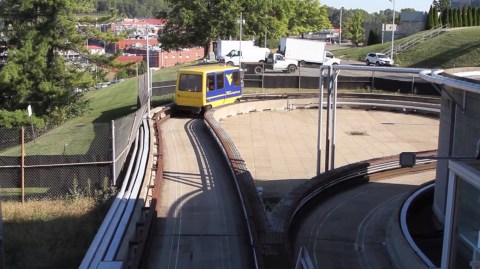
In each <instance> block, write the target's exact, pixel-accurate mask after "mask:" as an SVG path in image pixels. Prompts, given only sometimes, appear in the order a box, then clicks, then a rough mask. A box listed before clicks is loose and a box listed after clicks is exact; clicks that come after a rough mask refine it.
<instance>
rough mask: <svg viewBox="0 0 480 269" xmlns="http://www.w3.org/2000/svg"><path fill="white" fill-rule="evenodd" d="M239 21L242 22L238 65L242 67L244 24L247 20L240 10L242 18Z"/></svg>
mask: <svg viewBox="0 0 480 269" xmlns="http://www.w3.org/2000/svg"><path fill="white" fill-rule="evenodd" d="M237 22H238V23H239V24H240V42H239V47H240V48H239V55H238V67H240V68H242V55H243V53H242V32H243V29H242V26H243V24H244V23H245V20H244V19H243V13H242V12H240V20H237Z"/></svg>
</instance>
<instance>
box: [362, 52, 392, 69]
mask: <svg viewBox="0 0 480 269" xmlns="http://www.w3.org/2000/svg"><path fill="white" fill-rule="evenodd" d="M365 63H366V64H367V65H370V64H374V65H376V66H379V65H386V66H392V65H393V60H392V59H390V58H389V57H388V56H387V55H385V54H383V53H373V52H371V53H369V54H367V56H366V57H365Z"/></svg>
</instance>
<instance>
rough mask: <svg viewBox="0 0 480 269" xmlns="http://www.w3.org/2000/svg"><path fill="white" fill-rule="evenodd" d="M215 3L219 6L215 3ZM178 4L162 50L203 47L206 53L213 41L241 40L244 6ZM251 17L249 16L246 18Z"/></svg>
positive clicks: (188, 0)
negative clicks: (242, 7) (223, 39)
mask: <svg viewBox="0 0 480 269" xmlns="http://www.w3.org/2000/svg"><path fill="white" fill-rule="evenodd" d="M215 2H216V3H215ZM215 2H214V1H210V2H208V3H205V1H203V0H178V1H175V2H174V3H172V5H173V6H172V11H171V13H170V14H169V21H168V23H167V25H166V26H165V31H164V32H165V34H164V35H163V36H161V37H160V42H161V43H162V48H163V49H166V50H175V49H178V48H182V47H193V46H202V47H204V49H205V53H206V52H207V51H208V46H209V43H210V41H211V40H215V39H218V38H228V37H231V36H238V32H239V31H238V29H239V24H237V20H239V19H240V11H241V10H242V9H241V6H240V2H239V1H234V2H231V1H228V0H218V1H215ZM246 16H248V15H246Z"/></svg>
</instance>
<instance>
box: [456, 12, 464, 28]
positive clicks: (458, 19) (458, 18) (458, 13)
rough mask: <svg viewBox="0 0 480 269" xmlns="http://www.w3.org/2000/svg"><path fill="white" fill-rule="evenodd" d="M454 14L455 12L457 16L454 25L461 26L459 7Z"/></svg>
mask: <svg viewBox="0 0 480 269" xmlns="http://www.w3.org/2000/svg"><path fill="white" fill-rule="evenodd" d="M456 14H457V18H456V21H455V24H456V27H462V26H463V20H462V11H461V10H460V9H459V8H457V12H456Z"/></svg>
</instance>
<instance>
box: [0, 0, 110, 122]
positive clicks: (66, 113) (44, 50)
mask: <svg viewBox="0 0 480 269" xmlns="http://www.w3.org/2000/svg"><path fill="white" fill-rule="evenodd" d="M92 7H93V5H92V3H91V1H89V0H23V1H21V2H20V3H19V2H18V1H17V0H4V1H1V2H0V17H2V18H4V19H5V27H6V28H5V29H3V32H5V34H6V36H7V40H8V43H7V47H8V49H9V50H8V60H7V62H6V64H5V66H4V67H3V68H2V69H1V70H0V109H5V110H8V111H15V110H22V109H23V110H24V109H26V108H27V106H28V105H32V107H33V110H34V112H35V114H36V115H37V116H41V117H44V118H45V119H47V121H50V122H54V123H59V122H62V121H64V120H66V119H68V118H70V117H74V116H78V115H81V114H82V113H83V112H84V111H85V110H86V109H87V107H88V106H87V101H86V100H85V99H83V98H82V96H81V95H78V94H73V90H74V89H75V88H83V87H87V86H91V85H93V84H94V77H93V75H92V74H91V73H89V72H88V71H89V70H90V69H91V66H89V65H87V64H84V63H79V62H76V61H73V60H70V59H68V58H67V57H66V55H67V53H68V52H76V53H79V54H80V55H82V56H84V58H86V59H89V63H90V64H93V63H96V64H97V65H108V64H109V63H111V61H113V58H112V57H107V56H96V55H90V54H89V52H88V50H87V49H86V47H85V44H86V40H87V39H88V38H89V37H93V36H95V35H96V34H98V32H96V31H95V30H91V28H92V27H89V26H88V25H83V26H82V25H80V24H79V20H78V19H77V17H76V16H75V14H78V13H81V12H88V11H89V10H91V8H92ZM102 38H103V39H104V40H114V37H113V35H109V34H105V35H103V36H102ZM0 125H2V123H1V122H0Z"/></svg>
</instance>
